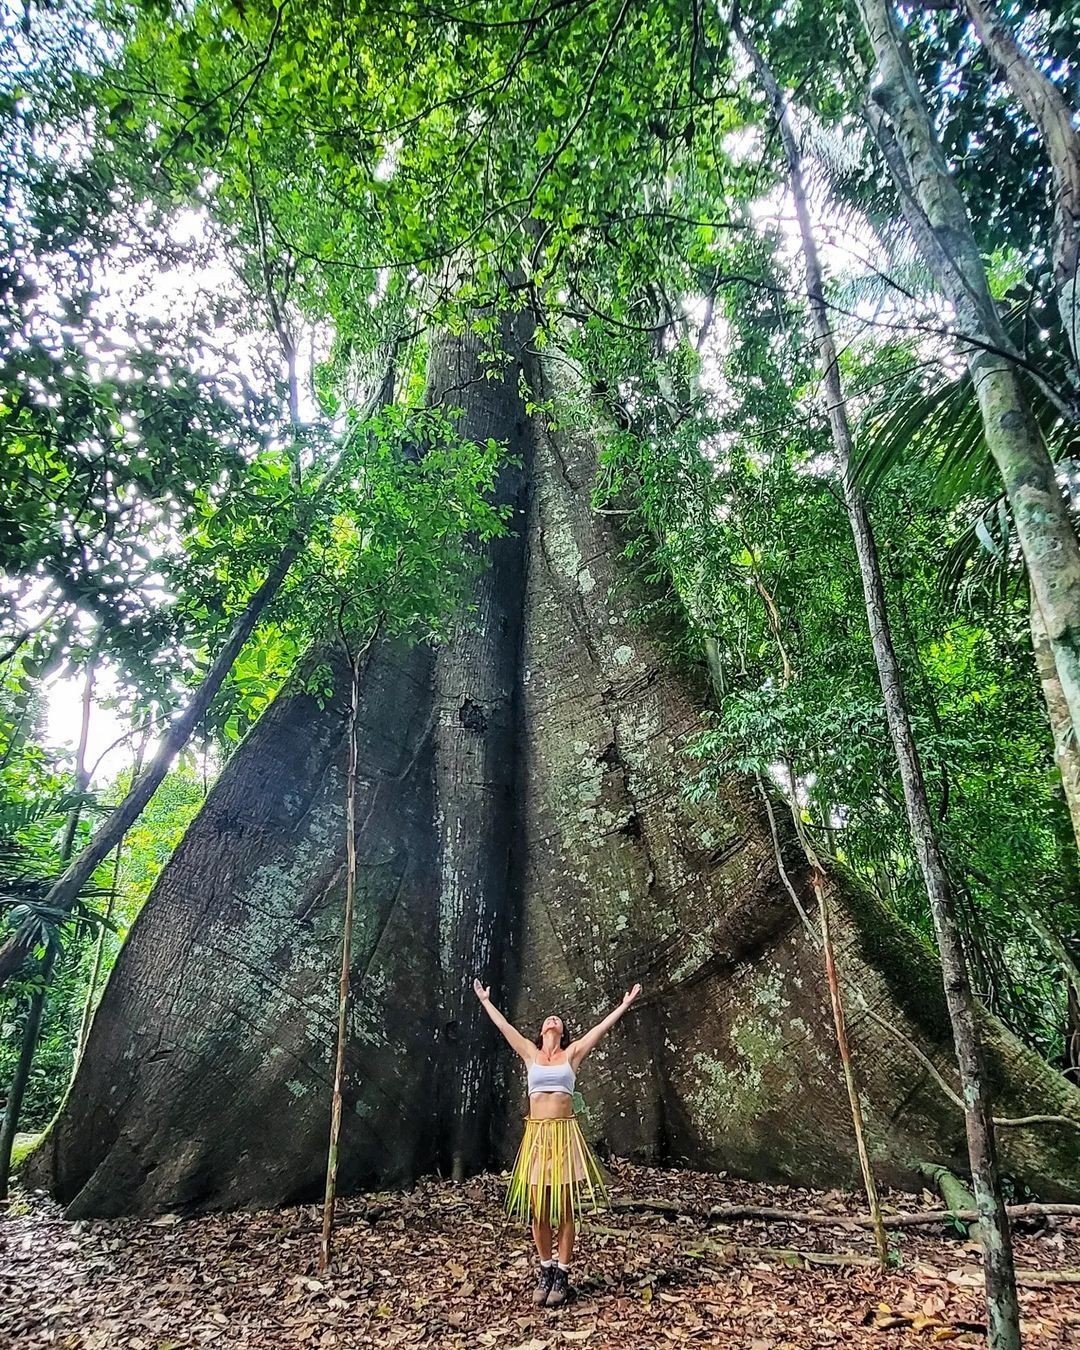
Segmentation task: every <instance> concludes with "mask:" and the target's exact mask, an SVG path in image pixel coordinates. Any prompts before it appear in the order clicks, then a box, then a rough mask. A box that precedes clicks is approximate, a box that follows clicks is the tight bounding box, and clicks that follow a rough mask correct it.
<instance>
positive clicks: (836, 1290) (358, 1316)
mask: <svg viewBox="0 0 1080 1350" xmlns="http://www.w3.org/2000/svg"><path fill="white" fill-rule="evenodd" d="M612 1175H613V1179H614V1182H615V1188H614V1191H613V1194H614V1196H615V1198H616V1200H617V1201H618V1202H620V1203H622V1204H623V1205H626V1204H634V1203H637V1202H640V1201H643V1200H648V1199H650V1198H660V1199H661V1200H662V1201H663V1202H664V1203H666V1204H668V1205H671V1206H674V1207H678V1208H681V1209H684V1210H685V1211H687V1212H686V1213H685V1214H682V1215H676V1214H674V1213H666V1214H665V1213H662V1212H658V1211H657V1210H655V1209H654V1210H648V1209H646V1210H643V1211H635V1210H631V1209H628V1208H617V1209H614V1210H612V1211H610V1212H607V1213H605V1214H603V1215H601V1216H597V1217H596V1218H595V1219H592V1220H589V1221H588V1223H587V1227H585V1228H584V1230H583V1232H582V1234H581V1239H580V1243H579V1251H578V1256H577V1258H576V1260H575V1264H574V1268H573V1276H572V1278H573V1281H574V1284H575V1285H576V1287H577V1296H576V1298H575V1299H574V1301H573V1302H572V1303H570V1304H568V1305H567V1306H566V1307H565V1308H563V1309H561V1310H559V1311H548V1310H546V1309H540V1310H539V1311H536V1310H534V1309H533V1308H532V1306H531V1297H530V1296H531V1291H532V1286H533V1282H534V1259H533V1254H532V1251H531V1249H530V1244H529V1243H528V1242H527V1241H526V1237H525V1234H524V1233H523V1231H522V1229H521V1228H520V1227H519V1226H517V1225H514V1224H510V1223H508V1222H507V1221H506V1220H505V1219H504V1218H503V1215H502V1212H501V1207H500V1206H501V1199H502V1192H503V1183H502V1182H501V1181H500V1180H499V1178H497V1177H479V1178H475V1179H474V1180H472V1181H470V1182H467V1183H465V1184H464V1185H460V1186H455V1185H452V1184H450V1183H447V1182H440V1181H431V1182H425V1183H423V1184H421V1185H420V1186H418V1187H417V1188H416V1189H415V1190H414V1191H412V1192H408V1193H392V1194H380V1195H377V1196H375V1195H369V1196H364V1197H355V1198H352V1199H349V1200H346V1201H343V1202H342V1203H341V1204H340V1206H339V1220H338V1229H337V1234H336V1248H335V1252H336V1257H335V1263H334V1269H333V1272H332V1274H331V1275H328V1276H322V1275H319V1274H318V1272H317V1266H316V1257H317V1251H318V1234H319V1226H320V1215H319V1211H318V1209H317V1207H315V1206H311V1205H307V1206H301V1207H297V1208H293V1209H288V1210H281V1211H268V1212H260V1213H252V1214H220V1215H204V1216H201V1217H197V1218H191V1219H182V1218H179V1217H177V1216H175V1215H165V1216H162V1217H160V1218H157V1219H153V1220H113V1221H104V1220H94V1221H80V1222H75V1223H69V1222H65V1221H64V1220H63V1219H62V1218H61V1217H60V1216H59V1215H58V1213H57V1212H56V1210H55V1208H54V1207H52V1206H51V1205H50V1204H49V1203H48V1202H46V1201H44V1200H42V1199H40V1198H39V1197H26V1196H16V1198H15V1200H14V1202H13V1204H12V1206H11V1212H10V1213H9V1215H8V1216H7V1217H6V1218H4V1219H3V1220H0V1345H2V1346H8V1345H13V1346H18V1347H20V1350H38V1348H39V1347H45V1346H50V1347H55V1346H60V1347H65V1348H69V1350H181V1348H182V1347H185V1348H186V1347H188V1346H203V1345H210V1346H216V1347H220V1348H221V1350H233V1348H234V1347H235V1350H278V1348H279V1347H319V1348H320V1350H321V1348H322V1347H340V1348H347V1347H353V1346H357V1347H359V1346H364V1347H367V1346H372V1347H376V1346H378V1347H383V1346H385V1347H397V1346H400V1347H409V1346H417V1345H419V1346H445V1347H448V1348H450V1347H468V1348H469V1350H473V1347H477V1346H483V1347H486V1346H493V1347H498V1350H554V1347H559V1346H575V1345H580V1346H584V1347H587V1350H607V1348H608V1347H611V1348H614V1347H618V1348H619V1350H623V1347H626V1348H627V1350H629V1347H638V1346H662V1347H666V1346H682V1345H684V1344H686V1345H712V1346H724V1347H731V1350H736V1348H737V1350H818V1347H826V1346H827V1347H837V1346H844V1347H848V1346H856V1347H874V1350H897V1348H898V1347H905V1350H908V1348H910V1350H914V1347H919V1346H928V1345H936V1344H939V1343H942V1342H948V1343H949V1344H950V1345H953V1346H957V1347H960V1346H980V1345H981V1346H985V1344H986V1340H985V1326H984V1321H983V1311H982V1296H981V1273H980V1268H979V1252H978V1248H977V1247H976V1246H975V1245H974V1244H972V1243H969V1242H966V1241H965V1240H964V1239H963V1238H961V1237H957V1236H950V1235H949V1234H948V1233H947V1232H946V1231H945V1230H944V1228H943V1226H941V1225H934V1226H932V1227H926V1228H905V1229H900V1230H897V1231H895V1232H894V1233H892V1235H891V1236H892V1241H893V1243H894V1250H895V1255H896V1258H897V1260H898V1264H897V1265H896V1267H895V1268H894V1269H892V1270H890V1271H889V1273H887V1274H882V1273H881V1272H880V1271H879V1269H878V1268H877V1265H876V1263H875V1261H874V1259H873V1244H872V1240H871V1236H870V1234H869V1233H868V1232H866V1231H865V1230H860V1229H857V1228H852V1227H851V1226H847V1227H845V1226H843V1225H842V1224H840V1222H839V1220H841V1219H843V1217H844V1216H845V1215H852V1216H857V1215H858V1214H859V1204H858V1197H856V1196H852V1195H844V1194H841V1193H839V1192H828V1193H824V1192H810V1191H803V1190H794V1189H792V1188H785V1187H774V1186H760V1185H751V1184H749V1183H745V1182H735V1181H730V1180H727V1179H724V1178H720V1177H716V1176H704V1175H701V1174H699V1173H692V1172H673V1171H657V1170H654V1169H650V1168H639V1167H631V1166H628V1165H624V1166H619V1167H617V1168H616V1169H615V1170H614V1172H613V1174H612ZM885 1203H886V1205H887V1210H888V1211H895V1210H912V1209H920V1208H937V1207H938V1203H939V1202H937V1201H936V1200H934V1199H932V1198H931V1197H930V1196H929V1195H928V1194H924V1195H923V1196H921V1197H920V1196H910V1195H902V1194H897V1193H893V1194H890V1195H887V1196H886V1197H885ZM721 1204H727V1205H730V1204H745V1205H751V1206H782V1207H784V1208H786V1209H790V1210H800V1211H810V1210H812V1211H817V1212H824V1213H827V1214H829V1215H833V1214H835V1215H836V1216H837V1220H838V1223H837V1224H836V1225H835V1226H834V1225H832V1224H829V1225H828V1226H818V1225H815V1226H807V1225H798V1224H791V1223H783V1224H779V1223H769V1224H765V1223H763V1222H760V1221H756V1220H755V1221H749V1220H747V1221H738V1222H726V1223H718V1222H716V1221H711V1222H710V1220H709V1219H708V1217H707V1215H708V1210H709V1209H710V1207H712V1206H713V1205H721ZM1016 1260H1017V1266H1018V1268H1020V1269H1021V1271H1023V1272H1025V1273H1024V1274H1023V1276H1022V1288H1021V1290H1020V1299H1021V1307H1022V1310H1023V1318H1024V1331H1025V1346H1026V1347H1027V1348H1028V1350H1059V1348H1060V1347H1064V1346H1074V1345H1075V1346H1080V1284H1077V1283H1072V1284H1070V1283H1065V1282H1060V1280H1061V1275H1062V1273H1064V1272H1069V1271H1071V1272H1076V1271H1078V1270H1080V1220H1078V1219H1063V1220H1051V1221H1044V1222H1043V1225H1042V1227H1032V1226H1031V1225H1029V1226H1028V1227H1027V1229H1026V1230H1025V1229H1020V1230H1018V1231H1017V1237H1016ZM1036 1271H1038V1272H1041V1274H1038V1275H1036V1274H1035V1273H1034V1272H1036ZM1048 1272H1055V1273H1057V1277H1058V1280H1059V1282H1058V1283H1054V1282H1053V1278H1052V1276H1050V1277H1048V1274H1047V1273H1048Z"/></svg>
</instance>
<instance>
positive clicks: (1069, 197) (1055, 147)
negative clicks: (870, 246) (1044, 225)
mask: <svg viewBox="0 0 1080 1350" xmlns="http://www.w3.org/2000/svg"><path fill="white" fill-rule="evenodd" d="M966 4H967V10H968V13H969V14H970V15H971V21H972V23H973V24H974V26H975V31H976V33H978V35H979V40H980V41H981V42H982V44H983V46H984V47H985V48H986V50H987V51H988V52H989V53H990V56H991V57H992V58H993V60H994V61H996V62H997V64H998V65H999V66H1000V67H1001V69H1002V71H1003V72H1004V75H1005V78H1006V80H1008V82H1009V85H1010V87H1011V89H1012V91H1013V93H1014V94H1015V95H1016V97H1017V98H1018V99H1019V100H1020V102H1021V103H1022V104H1023V106H1024V109H1025V111H1026V112H1027V114H1028V116H1029V117H1030V118H1031V120H1032V122H1034V124H1035V126H1036V128H1037V129H1038V131H1039V134H1040V135H1041V136H1042V141H1043V148H1044V149H1045V151H1046V154H1047V157H1048V158H1049V160H1050V168H1051V171H1052V173H1053V178H1054V188H1053V207H1054V283H1055V286H1056V288H1057V304H1058V312H1059V313H1060V315H1061V323H1062V327H1063V328H1064V330H1065V337H1066V340H1067V342H1068V344H1069V350H1070V352H1071V353H1072V358H1073V362H1074V364H1075V365H1076V367H1077V370H1078V371H1080V291H1078V288H1077V283H1078V274H1080V134H1078V133H1077V130H1076V125H1075V121H1074V114H1073V112H1072V110H1071V109H1070V108H1069V105H1068V103H1067V102H1066V101H1065V96H1064V94H1062V92H1061V90H1060V89H1059V88H1058V87H1057V85H1056V84H1054V82H1053V81H1052V80H1051V79H1050V78H1049V77H1048V76H1047V75H1046V74H1045V73H1044V72H1043V71H1041V70H1040V69H1039V67H1038V66H1037V65H1036V64H1035V62H1034V61H1033V60H1032V59H1031V57H1030V56H1029V55H1028V54H1027V52H1025V51H1024V49H1023V48H1022V47H1021V46H1020V43H1019V42H1018V41H1017V39H1016V36H1015V34H1014V33H1013V31H1012V29H1011V28H1010V27H1009V25H1008V24H1007V23H1006V22H1005V20H1004V19H1003V18H1002V16H1001V15H1000V14H998V13H997V12H996V10H995V8H994V6H993V4H992V3H991V2H990V0H966Z"/></svg>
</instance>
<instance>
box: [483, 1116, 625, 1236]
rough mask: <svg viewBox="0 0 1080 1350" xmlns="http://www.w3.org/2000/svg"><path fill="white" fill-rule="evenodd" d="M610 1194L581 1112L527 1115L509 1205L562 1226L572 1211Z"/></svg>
mask: <svg viewBox="0 0 1080 1350" xmlns="http://www.w3.org/2000/svg"><path fill="white" fill-rule="evenodd" d="M606 1199H607V1191H606V1189H605V1187H604V1179H603V1177H602V1176H601V1175H600V1169H599V1167H597V1165H596V1159H595V1158H594V1157H593V1155H592V1153H591V1151H590V1149H589V1146H588V1144H587V1143H586V1142H585V1136H584V1135H583V1134H582V1133H581V1126H580V1125H579V1124H578V1123H577V1118H576V1117H575V1116H568V1117H566V1118H565V1119H559V1120H534V1119H533V1118H532V1117H531V1116H530V1117H528V1119H526V1121H525V1136H524V1138H523V1139H522V1141H521V1147H520V1148H519V1149H518V1154H517V1160H516V1161H515V1163H514V1170H513V1172H512V1173H511V1174H510V1188H509V1190H508V1191H507V1192H506V1211H507V1213H508V1214H509V1215H510V1216H511V1217H512V1218H516V1219H520V1220H521V1221H522V1223H526V1224H527V1223H530V1222H531V1221H532V1220H533V1219H546V1220H547V1221H548V1222H549V1223H550V1224H551V1225H552V1227H553V1228H558V1226H559V1224H561V1223H562V1221H563V1219H564V1218H566V1217H567V1216H568V1215H572V1216H573V1217H575V1218H577V1217H578V1216H580V1215H581V1214H584V1213H586V1212H591V1211H593V1210H595V1209H597V1208H598V1207H599V1206H600V1205H601V1204H602V1203H603V1202H604V1201H605V1200H606Z"/></svg>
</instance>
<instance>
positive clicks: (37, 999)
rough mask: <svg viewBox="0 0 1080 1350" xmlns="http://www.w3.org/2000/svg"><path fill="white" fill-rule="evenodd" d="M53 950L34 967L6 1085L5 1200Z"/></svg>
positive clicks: (0, 1189)
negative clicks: (34, 978)
mask: <svg viewBox="0 0 1080 1350" xmlns="http://www.w3.org/2000/svg"><path fill="white" fill-rule="evenodd" d="M56 951H57V949H56V947H55V946H52V947H50V948H49V949H48V951H46V953H45V955H44V957H43V958H42V961H41V965H40V967H39V968H38V972H37V976H38V981H39V985H38V988H36V989H35V990H34V992H33V993H32V994H31V995H30V1002H29V1006H28V1007H27V1010H26V1020H25V1021H24V1022H23V1028H22V1036H21V1038H20V1040H19V1058H18V1059H17V1060H16V1062H15V1072H14V1073H13V1074H12V1076H11V1083H10V1085H9V1087H8V1094H7V1105H6V1107H5V1108H4V1120H3V1124H2V1125H0V1200H6V1199H7V1196H8V1186H9V1184H10V1181H11V1153H12V1150H13V1149H14V1147H15V1135H16V1133H17V1132H18V1129H19V1116H20V1115H21V1114H22V1105H23V1100H24V1099H25V1097H26V1087H27V1084H28V1083H29V1082H30V1070H31V1069H32V1068H33V1067H34V1055H35V1053H36V1052H37V1045H38V1038H39V1037H40V1035H41V1020H42V1017H43V1016H44V1014H45V1000H46V999H47V997H48V993H49V984H50V982H51V980H52V974H53V967H54V966H55V964H56Z"/></svg>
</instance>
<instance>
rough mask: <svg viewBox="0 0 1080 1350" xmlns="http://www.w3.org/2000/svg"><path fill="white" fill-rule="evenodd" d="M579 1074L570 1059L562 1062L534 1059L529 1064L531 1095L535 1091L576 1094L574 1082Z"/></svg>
mask: <svg viewBox="0 0 1080 1350" xmlns="http://www.w3.org/2000/svg"><path fill="white" fill-rule="evenodd" d="M576 1078H577V1074H575V1073H574V1066H573V1065H572V1064H571V1063H570V1061H569V1060H568V1059H567V1060H564V1061H563V1062H562V1063H561V1064H540V1063H538V1061H536V1060H533V1062H532V1063H531V1064H530V1065H529V1095H530V1096H532V1094H533V1093H534V1092H565V1093H566V1095H567V1096H568V1097H572V1096H573V1095H574V1082H575V1080H576Z"/></svg>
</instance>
